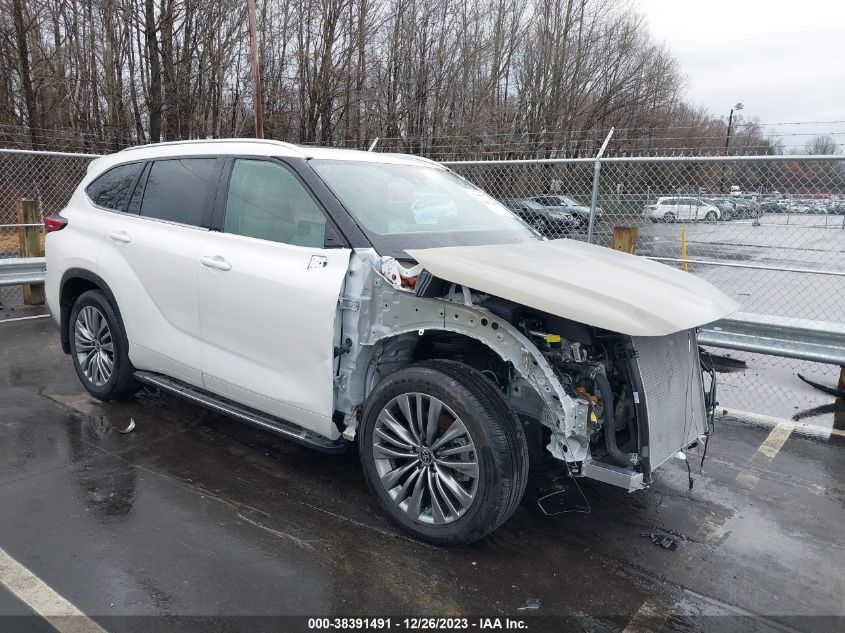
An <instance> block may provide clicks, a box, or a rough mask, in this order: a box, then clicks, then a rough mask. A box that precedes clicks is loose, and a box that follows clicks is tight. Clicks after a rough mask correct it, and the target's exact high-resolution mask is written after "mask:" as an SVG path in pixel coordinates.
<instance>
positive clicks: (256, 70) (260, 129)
mask: <svg viewBox="0 0 845 633" xmlns="http://www.w3.org/2000/svg"><path fill="white" fill-rule="evenodd" d="M246 2H247V7H248V13H249V48H250V52H251V54H252V83H253V86H254V89H255V94H254V97H253V105H254V107H255V138H264V104H263V102H262V100H261V68H260V67H259V64H258V21H257V20H256V17H255V0H246Z"/></svg>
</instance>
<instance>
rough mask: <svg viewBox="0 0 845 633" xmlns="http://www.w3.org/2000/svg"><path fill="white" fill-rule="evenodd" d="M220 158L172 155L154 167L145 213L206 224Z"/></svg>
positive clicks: (142, 208)
mask: <svg viewBox="0 0 845 633" xmlns="http://www.w3.org/2000/svg"><path fill="white" fill-rule="evenodd" d="M216 161H217V159H216V158H170V159H167V160H157V161H155V162H154V163H153V165H152V167H151V168H150V175H149V176H148V178H147V184H146V187H145V188H144V199H143V201H142V202H141V215H142V216H144V217H148V218H158V219H159V220H168V221H170V222H178V223H180V224H189V225H191V226H203V224H204V222H203V220H204V216H205V211H206V200H207V196H208V193H209V185H210V184H211V179H212V177H213V175H214V164H215V162H216Z"/></svg>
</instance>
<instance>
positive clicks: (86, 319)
mask: <svg viewBox="0 0 845 633" xmlns="http://www.w3.org/2000/svg"><path fill="white" fill-rule="evenodd" d="M73 333H74V348H75V352H76V359H77V361H79V366H80V368H81V369H82V373H84V374H85V377H86V378H87V379H88V380H89V381H90V382H91V384H93V385H94V386H95V387H102V386H103V385H105V384H106V383H107V382H108V381H109V378H111V375H112V371H113V370H114V340H113V339H112V333H111V329H110V328H109V324H108V321H106V317H105V316H103V313H102V312H100V311H99V310H98V309H97V308H95V307H94V306H91V305H88V306H85V307H84V308H82V309H81V310H80V311H79V314H77V315H76V323H75V324H74V327H73Z"/></svg>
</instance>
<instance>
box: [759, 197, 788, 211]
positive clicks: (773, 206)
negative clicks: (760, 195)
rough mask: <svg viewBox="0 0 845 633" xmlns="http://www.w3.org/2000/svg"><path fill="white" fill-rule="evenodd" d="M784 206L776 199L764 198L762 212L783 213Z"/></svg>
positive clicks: (761, 206)
mask: <svg viewBox="0 0 845 633" xmlns="http://www.w3.org/2000/svg"><path fill="white" fill-rule="evenodd" d="M783 210H784V209H783V207H782V206H781V205H780V204H778V202H777V201H776V200H763V202H761V203H760V213H761V214H762V213H783Z"/></svg>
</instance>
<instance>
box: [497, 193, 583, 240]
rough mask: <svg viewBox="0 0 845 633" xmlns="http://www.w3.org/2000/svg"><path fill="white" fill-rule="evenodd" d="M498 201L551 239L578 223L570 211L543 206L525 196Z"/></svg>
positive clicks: (565, 232) (576, 225)
mask: <svg viewBox="0 0 845 633" xmlns="http://www.w3.org/2000/svg"><path fill="white" fill-rule="evenodd" d="M499 202H501V203H502V204H503V205H505V206H506V207H507V208H508V209H510V210H511V211H513V212H514V213H515V214H516V215H518V216H519V217H520V218H522V219H523V220H525V222H526V223H527V224H528V225H529V226H531V227H532V228H533V229H534V230H535V231H537V232H538V233H540V234H541V235H544V236H546V237H549V238H552V239H554V238H557V237H563V236H564V235H566V234H568V233H569V232H570V231H572V230H573V229H575V228H577V227H578V226H579V225H580V222H579V221H578V220H577V219H576V218H575V217H573V215H572V214H571V213H569V212H568V211H564V210H562V209H561V208H559V207H544V206H543V205H542V204H540V203H539V202H535V201H534V200H526V199H525V198H502V199H501V200H499Z"/></svg>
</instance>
